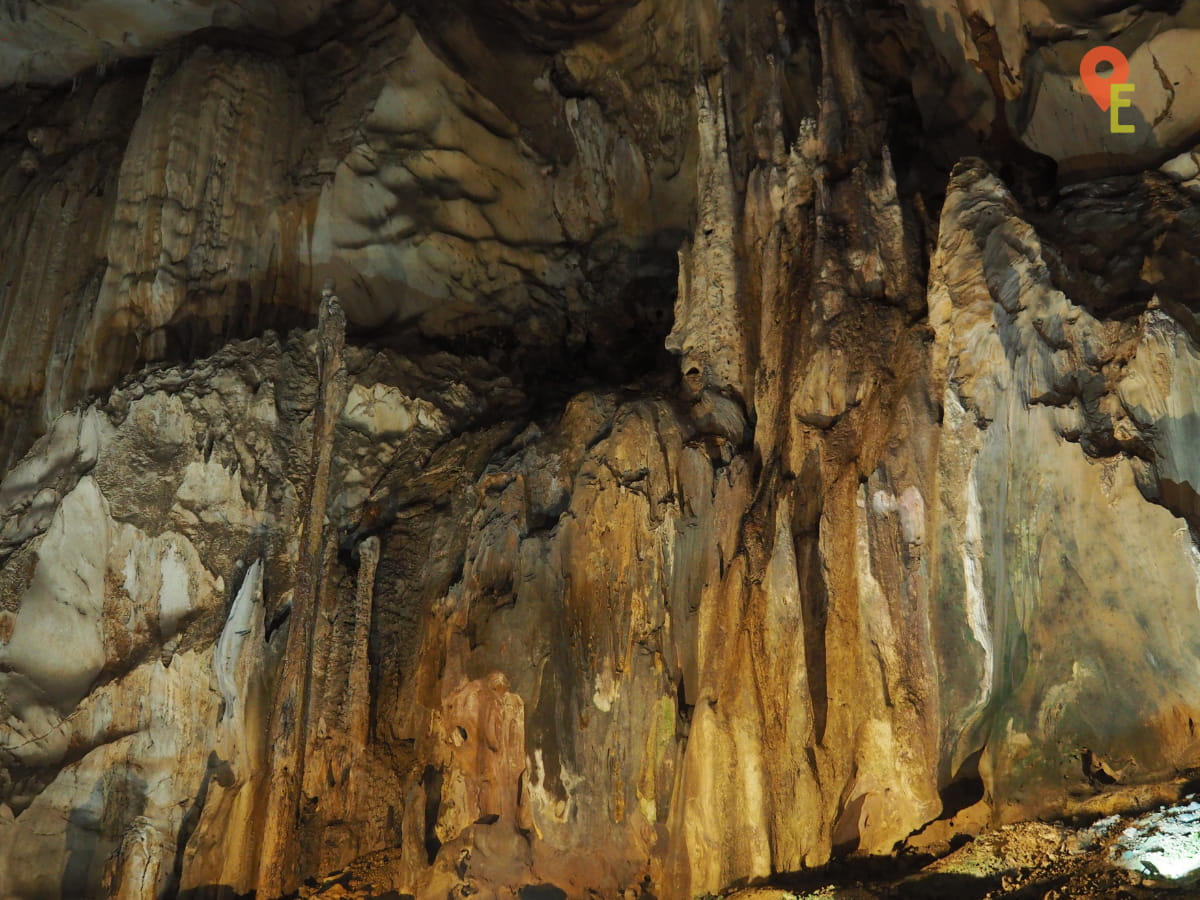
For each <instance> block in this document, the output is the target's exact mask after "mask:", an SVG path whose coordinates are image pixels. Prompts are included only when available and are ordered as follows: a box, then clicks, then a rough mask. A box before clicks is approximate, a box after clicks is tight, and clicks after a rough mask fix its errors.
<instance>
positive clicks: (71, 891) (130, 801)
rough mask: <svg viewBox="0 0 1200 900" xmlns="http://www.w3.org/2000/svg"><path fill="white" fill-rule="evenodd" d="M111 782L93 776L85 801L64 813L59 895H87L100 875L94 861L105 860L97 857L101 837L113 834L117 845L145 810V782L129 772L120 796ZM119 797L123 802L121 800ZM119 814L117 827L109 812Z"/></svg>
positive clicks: (98, 862)
mask: <svg viewBox="0 0 1200 900" xmlns="http://www.w3.org/2000/svg"><path fill="white" fill-rule="evenodd" d="M112 787H113V785H112V783H111V782H110V781H109V780H108V779H106V778H105V777H104V776H103V775H102V776H101V777H100V778H98V779H97V780H96V783H95V784H94V785H93V786H92V790H91V792H90V793H89V794H88V802H87V803H86V804H84V805H81V806H75V807H74V808H73V809H72V810H71V812H70V813H69V814H68V815H67V828H66V851H67V853H66V860H65V862H64V863H63V874H62V882H61V885H62V888H61V889H62V896H63V897H88V896H92V894H91V893H90V891H91V889H92V888H93V887H94V886H95V885H97V884H98V883H99V881H100V878H101V877H102V875H103V872H102V871H97V865H100V866H103V864H104V863H105V862H106V861H107V856H106V857H105V859H103V860H100V859H97V853H98V851H100V843H101V840H102V839H103V838H104V837H105V836H106V835H116V838H117V845H118V846H119V845H120V842H121V839H122V837H123V836H124V834H125V831H126V830H127V829H128V828H129V826H130V824H131V823H132V822H133V821H134V820H135V819H137V818H138V817H139V816H141V815H142V813H143V812H145V809H146V799H147V798H146V783H145V782H144V781H143V780H142V779H141V778H138V777H137V776H134V775H129V776H128V778H127V779H126V780H125V781H124V783H123V784H122V791H121V794H123V796H121V797H113V796H112V795H113V793H114V791H113V790H112ZM122 801H123V802H122ZM114 812H115V813H116V814H117V815H119V816H120V822H119V827H113V825H115V824H117V823H112V822H111V818H112V814H113V813H114Z"/></svg>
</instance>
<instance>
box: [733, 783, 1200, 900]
mask: <svg viewBox="0 0 1200 900" xmlns="http://www.w3.org/2000/svg"><path fill="white" fill-rule="evenodd" d="M962 840H963V841H965V843H961V844H959V846H958V848H957V849H956V850H954V851H953V852H950V853H949V854H947V855H945V856H942V857H940V858H936V859H933V860H932V861H925V862H923V861H922V860H920V859H913V860H912V861H911V865H914V866H920V868H918V869H917V870H916V871H910V872H908V873H907V874H898V873H899V871H900V869H901V867H902V866H903V865H904V863H903V860H895V861H889V862H888V863H887V864H885V865H884V866H883V867H882V868H881V865H880V863H879V861H877V860H865V859H864V860H857V861H856V860H854V859H847V860H843V861H842V862H840V863H835V864H834V865H833V866H831V867H828V869H827V870H815V871H813V872H809V873H804V874H802V875H796V876H793V880H792V883H791V884H790V885H789V884H784V881H786V879H781V880H780V882H779V883H780V886H777V887H752V888H744V889H741V890H738V891H735V892H733V893H731V894H728V895H726V900H809V898H813V900H816V898H822V900H824V898H830V900H992V898H998V897H1009V898H1020V900H1066V898H1094V900H1101V898H1103V900H1110V898H1111V900H1118V898H1130V900H1132V898H1142V897H1190V898H1195V897H1200V799H1197V797H1196V796H1195V795H1189V796H1187V797H1185V798H1183V799H1182V800H1180V801H1179V802H1177V803H1174V804H1169V805H1165V806H1161V807H1159V808H1158V809H1156V810H1153V811H1150V812H1145V813H1142V814H1136V815H1129V816H1116V815H1113V816H1107V817H1105V818H1101V819H1098V820H1096V821H1094V822H1092V823H1090V824H1088V825H1082V826H1079V827H1070V826H1067V825H1063V824H1047V823H1043V822H1023V823H1019V824H1014V825H1006V826H1003V827H1001V828H998V829H996V830H994V831H990V832H987V833H985V834H982V835H980V836H979V837H977V838H974V839H969V838H967V837H966V836H964V837H963V838H962ZM856 868H857V869H858V872H857V873H856ZM888 868H890V869H891V874H890V876H889V875H888V874H882V873H883V872H886V871H887V869H888ZM823 871H828V872H829V874H828V876H826V877H825V878H824V879H823V878H822V873H823Z"/></svg>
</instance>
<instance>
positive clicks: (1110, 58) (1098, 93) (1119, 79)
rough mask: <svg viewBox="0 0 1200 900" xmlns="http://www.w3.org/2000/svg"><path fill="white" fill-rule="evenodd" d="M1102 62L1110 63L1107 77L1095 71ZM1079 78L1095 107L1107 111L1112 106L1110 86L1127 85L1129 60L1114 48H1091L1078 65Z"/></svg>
mask: <svg viewBox="0 0 1200 900" xmlns="http://www.w3.org/2000/svg"><path fill="white" fill-rule="evenodd" d="M1102 62H1107V63H1112V71H1111V72H1109V73H1108V74H1107V75H1101V74H1100V73H1099V72H1097V71H1096V67H1097V66H1099V65H1100V63H1102ZM1079 77H1080V78H1082V79H1083V86H1084V87H1085V88H1087V91H1088V93H1089V94H1091V95H1092V99H1093V100H1095V101H1096V105H1097V106H1099V107H1100V108H1101V109H1103V110H1107V109H1108V107H1109V106H1110V105H1111V104H1112V91H1111V87H1112V85H1114V84H1128V83H1129V60H1127V59H1126V58H1125V54H1124V53H1122V52H1121V51H1120V50H1118V49H1117V48H1116V47H1108V46H1102V47H1093V48H1092V49H1091V50H1089V51H1088V52H1087V53H1086V54H1085V55H1084V57H1083V62H1081V63H1080V64H1079Z"/></svg>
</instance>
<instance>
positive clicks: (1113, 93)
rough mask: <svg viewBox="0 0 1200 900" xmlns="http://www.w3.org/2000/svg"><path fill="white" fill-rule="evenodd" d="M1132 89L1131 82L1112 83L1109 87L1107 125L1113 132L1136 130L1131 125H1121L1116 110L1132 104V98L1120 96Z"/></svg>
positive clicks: (1129, 132)
mask: <svg viewBox="0 0 1200 900" xmlns="http://www.w3.org/2000/svg"><path fill="white" fill-rule="evenodd" d="M1132 90H1133V85H1132V84H1114V85H1113V86H1112V87H1110V88H1109V99H1110V106H1109V107H1108V126H1109V130H1110V131H1111V132H1112V133H1113V134H1132V133H1133V132H1134V131H1135V130H1136V129H1135V128H1134V127H1133V126H1132V125H1122V124H1121V120H1120V118H1118V116H1119V112H1118V110H1120V109H1121V108H1122V107H1125V106H1133V101H1132V100H1126V99H1124V98H1122V97H1121V94H1123V93H1129V92H1130V91H1132Z"/></svg>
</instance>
